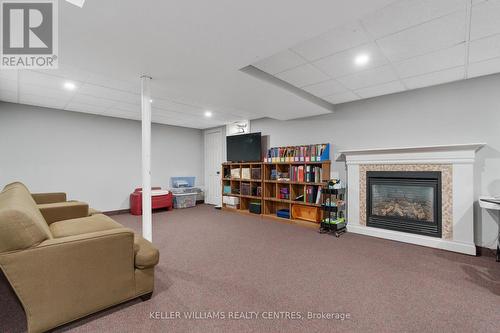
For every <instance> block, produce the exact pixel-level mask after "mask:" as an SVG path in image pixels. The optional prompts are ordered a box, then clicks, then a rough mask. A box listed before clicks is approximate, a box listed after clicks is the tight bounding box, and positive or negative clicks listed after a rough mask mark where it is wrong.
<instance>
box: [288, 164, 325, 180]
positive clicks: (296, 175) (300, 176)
mask: <svg viewBox="0 0 500 333" xmlns="http://www.w3.org/2000/svg"><path fill="white" fill-rule="evenodd" d="M289 175H290V177H289V178H290V181H292V182H307V183H321V180H322V179H323V169H322V168H321V167H320V166H312V165H306V166H304V165H292V166H290V172H289Z"/></svg>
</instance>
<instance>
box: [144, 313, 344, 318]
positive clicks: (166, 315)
mask: <svg viewBox="0 0 500 333" xmlns="http://www.w3.org/2000/svg"><path fill="white" fill-rule="evenodd" d="M149 319H153V320H179V319H187V320H256V319H264V320H304V319H305V320H349V319H351V314H350V313H348V312H300V311H262V312H261V311H227V312H226V311H187V312H180V311H172V312H165V311H152V312H150V313H149Z"/></svg>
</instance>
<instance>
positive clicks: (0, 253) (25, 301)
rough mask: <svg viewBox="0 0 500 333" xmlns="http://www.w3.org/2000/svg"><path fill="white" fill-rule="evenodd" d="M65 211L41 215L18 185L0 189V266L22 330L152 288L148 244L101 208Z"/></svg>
mask: <svg viewBox="0 0 500 333" xmlns="http://www.w3.org/2000/svg"><path fill="white" fill-rule="evenodd" d="M77 210H78V209H77ZM75 215H78V214H76V213H75ZM67 216H68V215H67V214H65V213H63V214H60V215H57V214H53V215H52V217H51V220H50V222H49V221H46V219H45V218H44V215H42V213H41V212H40V209H38V207H37V205H36V203H35V201H34V199H33V197H32V196H31V194H30V193H29V191H28V190H27V189H26V188H24V187H22V186H9V187H6V188H5V189H4V190H3V191H2V192H1V193H0V268H1V269H2V271H3V273H4V275H5V276H6V278H7V280H8V281H9V283H10V284H11V286H12V288H13V290H14V291H15V293H16V295H17V296H18V298H19V300H20V301H21V303H22V305H23V307H24V310H25V312H26V318H27V321H28V330H29V332H43V331H46V330H49V329H52V328H54V327H57V326H59V325H62V324H65V323H68V322H70V321H73V320H76V319H78V318H82V317H85V316H87V315H89V314H91V313H94V312H96V311H99V310H102V309H105V308H107V307H110V306H113V305H115V304H118V303H121V302H124V301H127V300H129V299H132V298H135V297H142V298H143V299H149V297H151V293H152V292H153V288H154V267H155V265H156V264H157V263H158V259H159V253H158V250H157V249H156V248H154V247H153V245H152V244H151V243H150V242H148V241H147V240H145V239H143V238H142V237H141V236H139V235H135V234H134V232H133V231H132V230H130V229H127V228H124V227H123V226H122V225H120V224H119V223H117V222H115V221H114V220H112V219H111V218H109V217H107V216H105V215H102V214H95V215H92V216H82V217H78V218H72V219H65V218H66V217H67Z"/></svg>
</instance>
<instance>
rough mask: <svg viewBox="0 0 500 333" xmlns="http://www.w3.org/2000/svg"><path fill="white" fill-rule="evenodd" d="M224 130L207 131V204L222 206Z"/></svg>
mask: <svg viewBox="0 0 500 333" xmlns="http://www.w3.org/2000/svg"><path fill="white" fill-rule="evenodd" d="M222 139H223V137H222V129H221V128H218V129H214V130H207V131H205V203H207V204H211V205H221V201H222V185H221V181H222V178H221V177H222V176H221V164H222V154H223V142H222Z"/></svg>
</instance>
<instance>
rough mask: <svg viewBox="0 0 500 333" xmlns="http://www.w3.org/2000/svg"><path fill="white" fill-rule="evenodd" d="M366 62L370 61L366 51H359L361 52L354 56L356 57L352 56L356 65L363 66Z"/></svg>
mask: <svg viewBox="0 0 500 333" xmlns="http://www.w3.org/2000/svg"><path fill="white" fill-rule="evenodd" d="M368 62H370V55H368V54H366V53H361V54H358V55H357V56H356V58H354V63H355V64H356V65H357V66H364V65H366V64H367V63H368Z"/></svg>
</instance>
